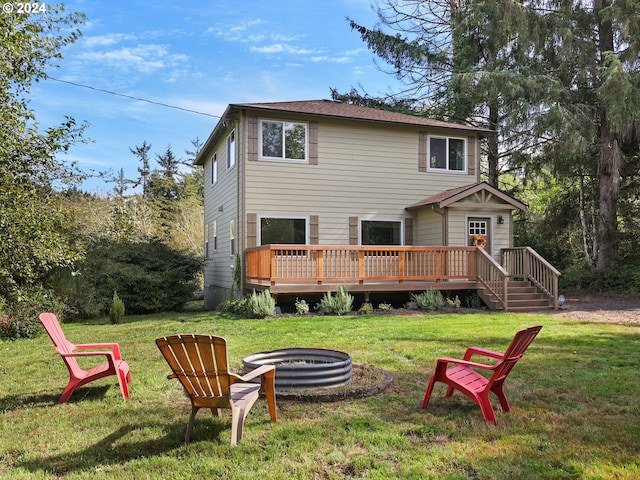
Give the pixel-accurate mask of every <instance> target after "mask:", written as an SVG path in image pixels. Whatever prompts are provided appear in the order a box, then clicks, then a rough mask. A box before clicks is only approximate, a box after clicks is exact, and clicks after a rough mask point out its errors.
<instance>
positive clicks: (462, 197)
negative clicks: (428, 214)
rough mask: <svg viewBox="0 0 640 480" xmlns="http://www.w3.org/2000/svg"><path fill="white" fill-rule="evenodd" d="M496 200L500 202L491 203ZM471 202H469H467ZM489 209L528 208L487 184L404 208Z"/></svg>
mask: <svg viewBox="0 0 640 480" xmlns="http://www.w3.org/2000/svg"><path fill="white" fill-rule="evenodd" d="M495 199H498V200H500V202H498V203H492V200H495ZM469 200H471V201H469ZM432 206H433V207H439V208H446V207H452V206H456V207H471V208H478V207H479V206H482V207H490V208H498V209H505V208H506V209H509V210H522V211H524V210H526V209H527V208H528V207H527V205H525V204H524V203H522V202H520V201H518V200H516V199H515V198H513V197H512V196H510V195H507V194H506V193H504V192H502V191H500V190H498V189H497V188H495V187H492V186H491V185H489V184H488V183H487V182H479V183H473V184H471V185H465V186H463V187H458V188H452V189H450V190H445V191H444V192H440V193H438V194H436V195H432V196H431V197H428V198H425V199H424V200H421V201H419V202H417V203H414V204H413V205H409V206H407V207H405V210H417V209H419V208H425V207H432Z"/></svg>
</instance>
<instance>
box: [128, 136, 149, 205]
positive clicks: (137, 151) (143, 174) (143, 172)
mask: <svg viewBox="0 0 640 480" xmlns="http://www.w3.org/2000/svg"><path fill="white" fill-rule="evenodd" d="M149 150H151V144H150V143H147V141H146V140H144V141H143V142H142V145H141V146H139V147H138V146H136V147H134V148H131V147H129V151H131V153H133V154H134V155H135V156H136V157H138V160H140V163H141V164H142V165H141V166H139V167H138V173H139V174H140V178H139V179H138V182H137V183H136V186H138V185H142V196H143V197H146V195H147V185H148V183H149V177H150V176H151V165H150V164H149Z"/></svg>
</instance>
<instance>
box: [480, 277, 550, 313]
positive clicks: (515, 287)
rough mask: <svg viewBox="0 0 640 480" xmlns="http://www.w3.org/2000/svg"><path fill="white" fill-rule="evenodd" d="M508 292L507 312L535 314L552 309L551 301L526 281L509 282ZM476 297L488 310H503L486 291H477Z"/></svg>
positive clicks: (483, 289)
mask: <svg viewBox="0 0 640 480" xmlns="http://www.w3.org/2000/svg"><path fill="white" fill-rule="evenodd" d="M508 291H509V297H508V302H507V311H509V312H536V311H541V310H552V309H553V305H552V303H551V300H550V299H548V298H546V297H545V296H544V295H543V294H542V293H540V292H539V291H538V290H537V289H536V287H534V286H533V285H532V284H531V283H530V282H529V281H527V280H512V281H509V286H508ZM478 296H479V297H480V298H481V299H482V300H483V301H484V303H485V304H486V305H487V307H489V309H490V310H503V308H502V304H501V303H500V302H498V301H497V300H495V299H493V298H491V295H489V292H488V290H487V289H485V288H481V289H479V290H478Z"/></svg>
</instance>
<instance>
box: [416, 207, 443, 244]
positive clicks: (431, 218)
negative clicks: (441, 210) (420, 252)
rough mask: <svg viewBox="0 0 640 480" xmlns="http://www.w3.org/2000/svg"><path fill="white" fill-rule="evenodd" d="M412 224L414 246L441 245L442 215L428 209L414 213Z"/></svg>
mask: <svg viewBox="0 0 640 480" xmlns="http://www.w3.org/2000/svg"><path fill="white" fill-rule="evenodd" d="M415 215H416V220H415V221H414V222H413V224H414V239H415V243H414V244H415V245H426V246H437V245H443V235H442V223H443V220H442V218H443V217H442V215H439V214H438V213H436V212H435V211H433V210H431V209H429V208H422V209H420V210H416V211H415Z"/></svg>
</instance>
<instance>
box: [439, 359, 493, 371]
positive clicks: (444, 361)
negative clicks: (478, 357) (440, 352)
mask: <svg viewBox="0 0 640 480" xmlns="http://www.w3.org/2000/svg"><path fill="white" fill-rule="evenodd" d="M449 363H456V364H458V365H465V366H467V367H473V368H481V369H483V370H494V369H495V368H496V365H497V364H496V365H487V364H484V363H478V362H471V361H469V360H463V359H460V358H451V357H441V358H439V359H438V364H437V366H436V368H437V367H439V366H440V365H442V366H444V367H445V368H446V365H447V364H449Z"/></svg>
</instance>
